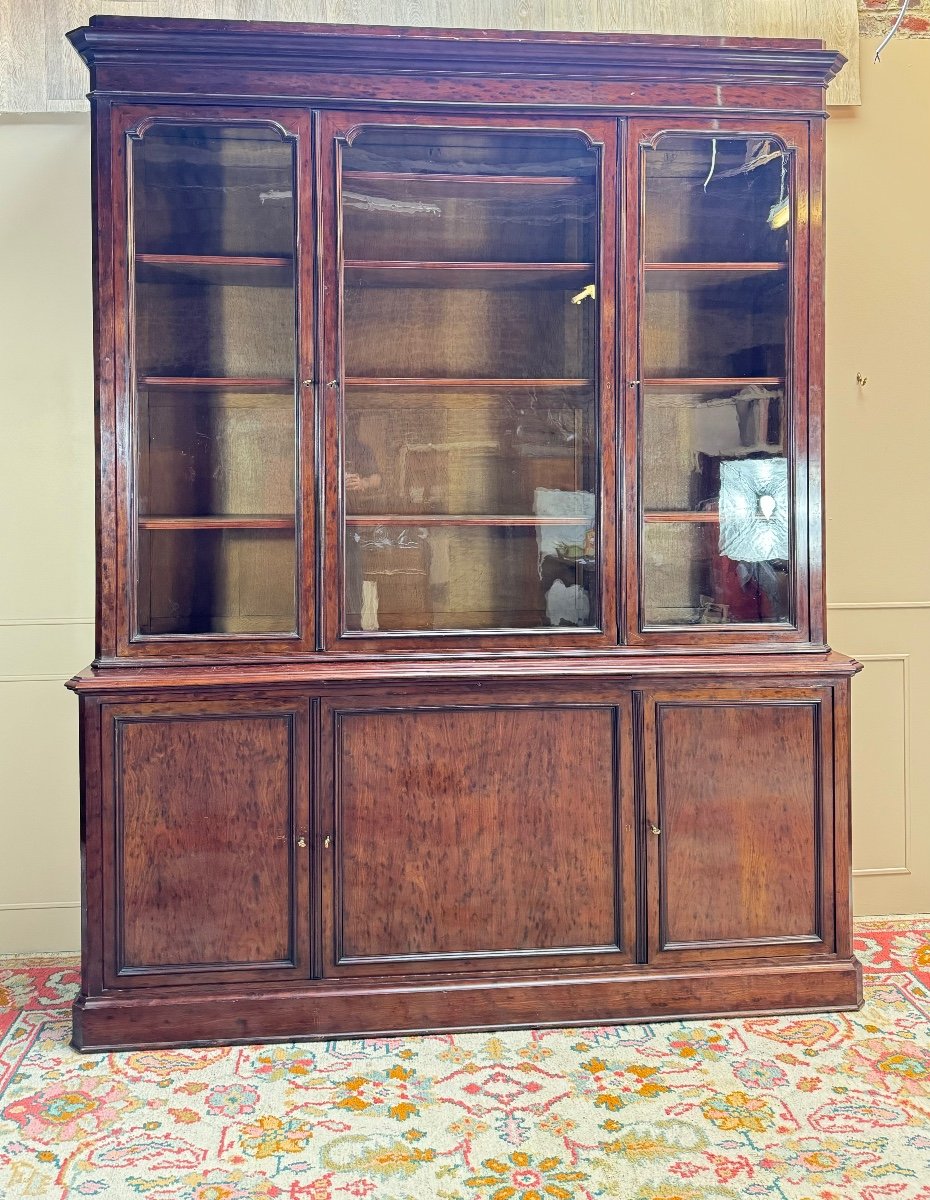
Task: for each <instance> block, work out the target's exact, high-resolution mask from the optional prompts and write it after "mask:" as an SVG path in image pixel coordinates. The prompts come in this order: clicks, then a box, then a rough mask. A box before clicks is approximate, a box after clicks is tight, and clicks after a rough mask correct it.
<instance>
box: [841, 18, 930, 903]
mask: <svg viewBox="0 0 930 1200" xmlns="http://www.w3.org/2000/svg"><path fill="white" fill-rule="evenodd" d="M875 44H876V43H875V42H874V41H869V42H866V41H863V53H862V55H861V63H862V68H861V69H862V101H863V103H862V107H861V108H857V109H840V110H837V111H836V112H835V113H834V116H833V120H831V122H830V124H829V128H828V147H829V149H828V168H827V179H828V197H827V211H828V214H829V215H828V219H827V227H828V251H827V264H828V266H827V513H828V519H827V520H828V524H827V563H828V574H827V580H828V600H829V603H830V612H829V623H828V628H829V631H830V641H831V643H832V644H833V645H834V646H836V647H837V648H838V649H841V650H844V651H846V652H847V653H850V654H853V655H855V657H856V658H859V659H861V660H862V661H863V662H864V663H865V667H866V670H865V671H864V672H863V673H862V675H860V676H859V678H858V679H857V680H856V681H855V683H854V685H853V686H854V689H855V703H854V708H853V745H854V751H853V781H854V788H855V791H854V795H853V800H854V808H855V814H856V816H855V825H854V846H853V850H854V865H855V868H856V870H857V871H858V872H859V874H858V875H857V878H856V891H855V896H856V907H857V910H858V911H859V912H926V911H928V910H930V737H928V735H927V732H926V726H927V715H928V714H930V483H928V480H930V470H928V450H930V156H928V151H930V136H928V128H927V114H928V113H930V41H918V40H914V41H896V42H894V43H893V44H892V45H890V46H889V47H888V49H887V50H886V51H885V52H884V54H883V56H882V62H881V63H880V64H879V65H878V66H875V65H873V63H872V57H873V53H874V50H873V47H874V46H875ZM857 373H860V374H861V375H863V376H865V378H866V379H867V382H866V384H865V386H864V387H860V386H859V385H858V384H857V383H856V374H857Z"/></svg>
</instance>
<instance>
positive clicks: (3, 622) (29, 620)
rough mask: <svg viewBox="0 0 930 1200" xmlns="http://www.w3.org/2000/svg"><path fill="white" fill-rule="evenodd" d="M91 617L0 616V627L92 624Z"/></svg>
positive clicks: (92, 619) (18, 627)
mask: <svg viewBox="0 0 930 1200" xmlns="http://www.w3.org/2000/svg"><path fill="white" fill-rule="evenodd" d="M93 623H94V618H93V617H15V618H13V617H11V618H2V617H0V629H21V628H23V627H24V626H29V625H93Z"/></svg>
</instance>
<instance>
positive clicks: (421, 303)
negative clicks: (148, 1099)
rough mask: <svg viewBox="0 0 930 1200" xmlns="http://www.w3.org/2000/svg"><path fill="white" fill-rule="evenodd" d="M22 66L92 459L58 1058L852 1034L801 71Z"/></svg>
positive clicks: (417, 64) (677, 58)
mask: <svg viewBox="0 0 930 1200" xmlns="http://www.w3.org/2000/svg"><path fill="white" fill-rule="evenodd" d="M69 36H70V38H71V40H72V42H73V43H74V45H75V47H76V49H77V50H78V52H79V53H80V54H81V56H82V57H83V58H84V60H85V62H86V63H87V64H88V65H89V67H90V69H91V72H92V76H93V89H92V105H93V109H94V146H95V154H94V163H95V167H94V195H95V212H96V255H95V271H96V277H95V286H96V307H97V321H96V334H95V336H96V355H97V364H98V370H97V381H98V382H97V387H98V397H97V400H98V412H99V431H98V432H99V444H100V447H101V453H100V454H99V455H98V465H99V475H100V478H99V486H98V503H99V513H98V528H99V531H100V536H99V539H98V548H99V557H98V629H97V658H96V660H95V664H94V665H93V667H91V668H89V669H88V670H87V671H86V672H84V673H82V674H81V675H80V676H78V677H76V678H75V679H74V680H73V681H72V682H71V684H70V686H71V687H72V688H73V690H74V691H76V692H77V693H78V695H79V699H80V709H81V722H82V738H81V746H82V845H83V855H84V895H83V905H84V929H85V937H84V946H83V985H82V994H81V996H80V998H79V1000H78V1002H77V1004H76V1006H75V1012H74V1031H75V1032H74V1038H75V1045H76V1046H77V1047H78V1048H80V1049H86V1050H94V1049H108V1048H124V1047H130V1046H140V1047H141V1046H178V1045H185V1044H191V1043H204V1042H214V1041H231V1042H235V1041H260V1040H275V1039H286V1038H316V1037H319V1038H327V1037H357V1036H364V1035H367V1034H380V1033H400V1032H425V1031H431V1030H451V1029H483V1028H509V1027H519V1026H527V1025H548V1026H552V1025H563V1024H564V1025H573V1024H590V1023H598V1024H600V1023H607V1022H622V1021H637V1020H646V1019H648V1020H656V1019H666V1018H668V1019H671V1018H674V1017H681V1016H710V1015H723V1014H731V1013H738V1012H753V1013H764V1012H805V1011H812V1010H817V1009H822V1008H853V1007H855V1006H856V1005H857V1004H858V1003H859V1002H860V1000H861V985H860V974H859V969H858V964H857V963H856V962H855V960H854V959H853V957H852V949H851V929H850V911H849V894H848V892H849V888H848V883H849V875H850V862H849V778H848V761H849V680H850V678H851V676H852V675H853V674H854V673H855V671H856V670H857V669H858V665H857V664H855V663H853V662H852V661H851V660H848V659H845V658H843V656H842V655H839V654H834V653H832V652H829V650H828V648H827V646H826V643H825V632H824V607H825V606H824V598H823V561H822V512H821V493H820V479H821V457H822V445H821V437H822V432H821V431H822V413H821V411H820V407H819V406H820V404H821V397H822V394H823V345H822V310H823V230H822V225H821V213H822V203H821V191H822V175H823V157H824V156H823V111H822V100H823V89H824V88H825V86H826V83H827V82H828V80H829V78H830V77H831V75H832V74H833V73H834V72H835V70H836V69H838V67H839V65H840V64H841V60H840V59H839V58H838V57H837V56H834V55H831V54H830V53H829V52H827V51H824V50H823V48H822V47H821V45H820V44H819V43H815V42H777V41H762V40H760V41H749V40H744V41H741V40H739V39H735V40H734V39H731V40H706V39H704V40H702V39H693V40H689V39H667V38H663V39H650V38H623V37H618V36H614V35H581V36H576V35H572V36H570V37H569V36H568V35H558V34H543V33H540V34H537V35H524V34H521V35H520V36H519V38H517V37H515V36H514V35H508V34H506V33H500V32H494V31H480V32H474V31H473V32H471V33H470V32H468V31H455V33H454V35H453V34H451V33H449V32H448V31H440V30H435V31H420V32H419V33H418V34H417V35H416V36H414V35H412V34H403V33H402V34H400V35H398V34H397V33H396V32H393V31H390V30H384V29H380V30H379V29H369V28H367V27H351V26H310V25H296V24H295V25H293V26H288V27H285V26H282V25H264V24H260V23H248V22H211V21H197V22H189V21H176V20H172V19H160V18H159V19H135V18H115V17H95V18H92V20H91V23H90V25H89V26H88V27H87V28H85V29H81V30H76V31H74V33H72V34H71V35H69ZM321 55H322V59H321ZM324 59H325V63H326V73H325V74H321V68H320V62H321V61H323V60H324ZM374 61H377V62H378V64H379V67H378V72H377V74H371V73H370V72H369V70H368V69H367V67H366V63H370V62H374ZM579 81H581V86H583V87H584V88H585V89H586V95H587V96H588V97H589V102H588V103H587V104H586V108H585V112H584V113H583V114H579V113H578V111H577V110H576V108H575V106H574V102H573V101H572V99H571V96H572V94H573V89H575V90H577V87H578V86H579ZM217 96H228V97H230V99H229V100H228V102H222V103H220V102H218V101H217V99H216V97H217ZM200 97H202V99H201V98H200ZM426 99H430V100H438V101H441V107H440V108H438V109H436V111H429V112H427V111H426V110H424V109H423V107H422V105H421V104H420V103H419V102H420V101H422V100H426ZM408 102H409V106H407V107H405V105H408ZM708 108H710V109H716V110H717V111H716V112H715V113H714V114H713V115H712V116H709V115H707V110H708ZM689 109H691V110H692V111H691V112H690V113H689ZM760 114H768V115H760ZM233 914H234V915H235V919H233Z"/></svg>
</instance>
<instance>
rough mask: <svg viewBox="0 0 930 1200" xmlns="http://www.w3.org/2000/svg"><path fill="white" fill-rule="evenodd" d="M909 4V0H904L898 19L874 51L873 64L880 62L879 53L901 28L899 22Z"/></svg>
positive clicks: (902, 18) (904, 15)
mask: <svg viewBox="0 0 930 1200" xmlns="http://www.w3.org/2000/svg"><path fill="white" fill-rule="evenodd" d="M910 3H911V0H904V3H903V4H902V5H901V11H900V12H899V13H898V19H897V21H895V23H894V24H893V25H892V27H891V28H890V29H889V30H888V32H887V33H886V34H885V37H884V39H883V41H882V44H881V45H880V46H879V48H878V49H877V50H876V51H875V60H874V61H875V62H880V61H881V53H882V51H883V50H884V49H885V47H886V46H887V45H888V43H889V42H890V41H891V39H892V38H893V37H894V35H895V34H896V33H897V32H898V30H899V29H900V28H901V22H902V21H903V20H904V18H905V17H906V16H907V10H908V8H909V6H910Z"/></svg>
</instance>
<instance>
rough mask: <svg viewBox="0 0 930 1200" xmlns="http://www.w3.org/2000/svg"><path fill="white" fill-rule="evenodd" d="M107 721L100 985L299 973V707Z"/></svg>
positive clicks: (304, 792) (302, 915)
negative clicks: (103, 975) (104, 948)
mask: <svg viewBox="0 0 930 1200" xmlns="http://www.w3.org/2000/svg"><path fill="white" fill-rule="evenodd" d="M110 712H111V714H112V719H111V721H109V722H108V724H107V736H108V737H109V738H111V739H112V749H113V752H114V757H113V762H114V774H113V779H112V783H111V787H110V789H109V794H110V803H111V806H112V807H111V813H110V816H111V820H112V829H113V835H114V841H113V847H114V853H113V858H112V860H108V861H107V864H106V872H107V883H108V886H109V887H110V888H111V889H112V893H113V896H114V900H115V903H114V905H113V906H112V908H110V910H109V911H111V912H113V913H114V926H113V928H112V929H111V930H110V931H109V937H108V946H109V953H108V957H109V959H110V963H109V974H110V977H111V982H112V983H113V984H114V985H115V986H120V987H123V986H127V985H128V984H131V983H133V982H144V981H145V979H146V978H150V977H152V976H156V977H157V979H155V980H154V982H159V983H163V982H172V981H173V979H172V978H170V977H173V976H182V977H183V976H186V975H188V974H190V975H194V976H196V977H197V978H198V979H202V977H203V976H204V974H207V975H212V974H214V973H216V974H217V975H218V977H224V976H226V975H228V974H229V973H236V974H237V975H240V974H241V973H246V975H247V977H251V975H252V974H257V975H258V976H260V977H265V975H266V974H267V973H268V972H269V971H270V972H272V973H275V974H277V973H284V974H285V975H286V974H293V973H296V972H299V971H301V969H303V970H304V971H305V969H306V964H307V962H308V960H309V932H308V920H307V916H306V910H307V907H308V905H307V872H308V854H309V849H308V847H309V824H308V822H309V811H308V807H309V806H308V803H307V800H308V793H309V768H308V763H307V753H306V747H307V745H308V741H309V732H308V720H307V714H306V709H305V706H304V705H303V704H298V705H294V706H287V707H285V706H283V705H281V704H277V705H271V706H269V707H268V708H265V707H264V706H261V707H256V706H250V707H248V708H246V707H243V708H242V709H240V710H238V711H237V710H235V709H231V708H230V707H229V706H228V705H225V706H224V705H220V704H215V703H214V704H201V705H198V706H190V707H185V706H183V705H182V706H178V705H170V704H165V705H161V704H160V705H147V706H144V707H143V708H142V709H141V711H140V710H139V709H136V710H133V711H131V710H130V709H129V707H128V706H120V707H119V708H118V709H115V710H113V709H111V710H110ZM301 843H302V845H301ZM165 977H168V978H165Z"/></svg>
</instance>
